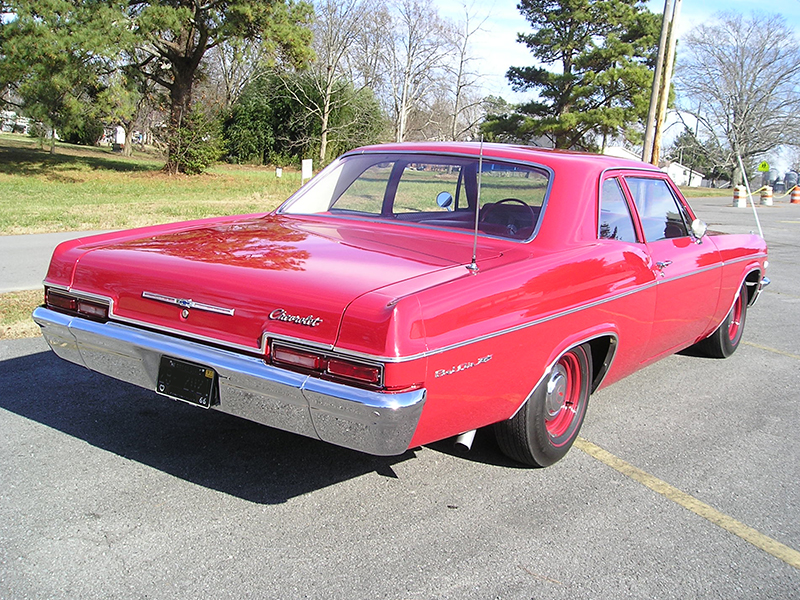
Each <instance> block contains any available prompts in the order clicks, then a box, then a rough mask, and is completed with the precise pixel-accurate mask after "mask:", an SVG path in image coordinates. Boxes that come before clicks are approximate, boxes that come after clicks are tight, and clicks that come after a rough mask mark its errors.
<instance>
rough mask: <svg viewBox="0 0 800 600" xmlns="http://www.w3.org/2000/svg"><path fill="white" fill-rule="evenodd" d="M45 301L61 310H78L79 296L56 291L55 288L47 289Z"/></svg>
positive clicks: (46, 303)
mask: <svg viewBox="0 0 800 600" xmlns="http://www.w3.org/2000/svg"><path fill="white" fill-rule="evenodd" d="M44 303H45V305H47V306H49V307H50V308H60V309H61V310H68V311H70V312H75V311H76V310H78V299H77V298H75V297H74V296H67V295H66V294H61V293H59V292H54V291H53V290H47V291H45V294H44Z"/></svg>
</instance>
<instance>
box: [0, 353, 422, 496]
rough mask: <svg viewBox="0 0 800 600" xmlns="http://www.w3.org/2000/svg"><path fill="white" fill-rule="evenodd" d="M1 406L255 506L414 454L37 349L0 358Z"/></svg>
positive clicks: (384, 470)
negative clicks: (363, 446)
mask: <svg viewBox="0 0 800 600" xmlns="http://www.w3.org/2000/svg"><path fill="white" fill-rule="evenodd" d="M0 377H2V379H3V387H4V388H5V390H4V391H3V393H2V394H0V408H3V409H5V410H8V411H10V412H13V413H16V414H18V415H20V416H23V417H25V418H27V419H31V420H33V421H36V422H38V423H41V424H43V425H46V426H47V427H50V428H53V429H55V430H57V431H60V432H63V433H65V434H67V435H70V436H73V437H75V438H78V439H81V440H83V441H85V442H87V443H89V444H91V445H92V446H95V447H97V448H101V449H103V450H106V451H108V452H112V453H114V454H117V455H119V456H122V457H124V458H127V459H130V460H134V461H137V462H140V463H142V464H145V465H148V466H151V467H153V468H155V469H159V470H161V471H164V472H166V473H169V474H171V475H174V476H176V477H180V478H182V479H184V480H186V481H190V482H192V483H195V484H198V485H201V486H204V487H207V488H211V489H215V490H218V491H221V492H224V493H226V494H230V495H232V496H236V497H239V498H242V499H244V500H248V501H251V502H256V503H261V504H279V503H283V502H286V501H287V500H288V499H290V498H293V497H296V496H299V495H302V494H306V493H308V492H312V491H314V490H318V489H322V488H325V487H327V486H330V485H334V484H336V483H339V482H342V481H346V480H349V479H353V478H355V477H359V476H361V475H365V474H367V473H371V472H375V473H378V474H379V475H382V476H386V477H395V476H396V475H395V473H394V471H393V468H392V467H393V465H396V464H398V463H400V462H404V461H407V460H410V459H412V458H414V457H415V454H414V452H413V451H408V452H406V453H405V454H402V455H400V456H392V457H374V456H370V455H367V454H363V453H361V452H356V451H353V450H348V449H346V448H340V447H337V446H333V445H330V444H326V443H324V442H320V441H317V440H313V439H310V438H306V437H303V436H300V435H295V434H291V433H287V432H284V431H280V430H277V429H272V428H270V427H266V426H263V425H259V424H257V423H252V422H250V421H246V420H244V419H240V418H237V417H232V416H230V415H226V414H224V413H220V412H216V411H205V410H202V409H199V408H196V407H192V406H189V405H186V404H183V403H181V402H177V401H172V400H168V399H166V398H163V397H160V396H158V395H157V394H155V393H154V392H148V391H146V390H142V389H140V388H138V387H136V386H133V385H129V384H126V383H122V382H119V381H116V380H113V379H110V378H107V377H104V376H102V375H98V374H96V373H93V372H91V371H88V370H86V369H84V368H82V367H79V366H77V365H74V364H72V363H68V362H65V361H63V360H61V359H59V358H58V357H56V356H55V355H54V354H53V353H52V352H49V351H48V352H39V353H35V354H30V355H27V356H22V357H18V358H11V359H9V360H5V361H2V362H0Z"/></svg>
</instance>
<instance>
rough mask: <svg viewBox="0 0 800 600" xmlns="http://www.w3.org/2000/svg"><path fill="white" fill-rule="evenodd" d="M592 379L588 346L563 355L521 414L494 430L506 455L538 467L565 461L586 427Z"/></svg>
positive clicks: (497, 425) (530, 397) (520, 411)
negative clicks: (583, 426) (582, 429)
mask: <svg viewBox="0 0 800 600" xmlns="http://www.w3.org/2000/svg"><path fill="white" fill-rule="evenodd" d="M591 375H592V353H591V349H590V347H589V345H588V344H583V345H581V346H576V347H575V348H572V349H571V350H568V351H567V352H565V353H564V354H562V355H561V357H560V358H559V359H558V360H557V361H556V363H555V364H554V365H553V368H552V369H551V370H550V373H549V374H548V375H547V376H546V377H545V378H544V379H543V380H542V382H541V383H540V384H539V385H538V386H537V387H536V389H535V390H534V391H533V393H531V395H530V396H529V397H528V399H527V401H526V402H525V404H524V406H523V407H522V408H521V409H520V410H519V412H517V414H516V415H514V416H513V417H512V418H511V419H509V420H508V421H503V422H501V423H497V424H496V425H495V426H494V429H495V435H496V437H497V443H498V444H499V446H500V449H501V450H502V451H503V453H504V454H505V455H506V456H508V457H509V458H512V459H514V460H516V461H519V462H522V463H525V464H529V465H532V466H535V467H547V466H549V465H552V464H553V463H554V462H556V461H557V460H559V459H561V458H562V457H563V456H564V455H565V454H566V453H567V451H568V450H569V449H570V447H571V446H572V443H573V442H574V441H575V438H577V437H578V432H579V431H580V429H581V425H582V424H583V418H584V416H585V415H586V406H587V405H588V403H589V389H590V382H591Z"/></svg>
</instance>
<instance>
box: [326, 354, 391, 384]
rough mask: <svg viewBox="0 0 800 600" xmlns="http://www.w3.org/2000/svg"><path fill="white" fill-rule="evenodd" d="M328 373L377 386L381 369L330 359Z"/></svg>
mask: <svg viewBox="0 0 800 600" xmlns="http://www.w3.org/2000/svg"><path fill="white" fill-rule="evenodd" d="M327 371H328V373H330V374H331V375H335V376H337V377H346V378H347V379H355V380H356V381H363V382H364V383H370V384H373V385H377V384H379V383H380V382H381V369H380V368H379V367H375V366H372V365H360V364H356V363H352V362H350V361H344V360H338V359H335V358H331V359H329V360H328V368H327Z"/></svg>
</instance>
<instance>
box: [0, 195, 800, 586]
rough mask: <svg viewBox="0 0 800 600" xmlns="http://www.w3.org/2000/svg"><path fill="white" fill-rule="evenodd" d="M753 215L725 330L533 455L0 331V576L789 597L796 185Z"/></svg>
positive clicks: (717, 212)
mask: <svg viewBox="0 0 800 600" xmlns="http://www.w3.org/2000/svg"><path fill="white" fill-rule="evenodd" d="M692 205H693V206H694V207H695V209H696V210H697V212H698V214H699V215H700V216H701V217H702V218H704V219H705V220H707V221H708V222H709V224H710V225H711V228H712V229H719V230H723V231H729V232H735V231H749V230H752V229H755V224H754V219H753V215H752V212H751V211H750V210H749V209H737V208H732V207H731V206H729V205H730V200H729V199H727V198H716V199H708V200H695V201H693V202H692ZM759 215H760V218H761V222H762V225H763V227H764V233H765V237H766V238H767V241H768V243H769V244H770V253H771V257H770V271H769V273H768V275H769V277H770V278H771V279H772V285H770V286H769V288H767V290H766V291H765V292H764V294H763V296H762V298H761V300H760V301H759V303H758V305H757V306H756V307H754V308H753V309H752V310H751V311H750V312H749V313H748V316H747V324H746V331H745V339H744V342H743V344H742V345H741V346H740V348H739V350H738V351H737V352H736V353H735V354H734V355H733V356H732V357H731V358H729V359H727V360H711V359H705V358H699V357H693V356H688V355H677V356H672V357H670V358H667V359H665V360H663V361H661V362H659V363H657V364H655V365H653V366H651V367H648V368H647V369H645V370H643V371H640V372H639V373H637V374H635V375H633V376H631V377H629V378H628V379H626V380H623V381H621V382H619V383H617V384H614V385H613V386H611V387H609V388H606V389H604V390H602V391H600V392H598V393H597V394H595V395H594V396H593V397H592V400H591V402H590V406H589V412H588V416H587V418H586V422H585V425H584V428H583V430H582V433H581V436H582V439H581V442H580V447H579V448H573V450H572V451H571V452H570V453H569V454H568V455H567V457H566V458H565V459H564V460H562V461H561V462H559V463H557V464H556V465H554V466H553V467H550V468H547V469H540V470H536V469H528V468H520V467H518V466H516V465H514V464H512V463H510V462H509V461H508V460H507V459H505V458H504V457H503V456H502V455H501V454H500V452H499V450H498V449H497V447H496V444H495V442H494V440H493V438H492V436H491V435H490V434H487V433H485V432H479V434H478V437H477V439H476V442H475V446H474V447H473V450H472V451H471V452H470V453H468V454H465V455H462V454H459V453H457V452H455V451H454V449H453V447H452V444H451V443H448V442H441V443H438V444H435V445H432V446H430V447H424V448H420V449H416V450H414V451H410V452H408V453H406V454H405V455H403V456H400V457H394V458H375V457H370V456H366V455H363V454H359V453H357V452H353V451H348V450H345V449H341V448H337V447H333V446H329V445H326V444H323V443H320V442H316V441H313V440H309V439H306V438H302V437H298V436H295V435H291V434H288V433H283V432H280V431H276V430H272V429H268V428H265V427H261V426H259V425H255V424H253V423H249V422H247V421H243V420H239V419H236V418H233V417H229V416H227V415H224V414H221V413H214V412H205V411H201V410H199V409H195V408H192V407H190V406H186V405H183V404H180V403H177V402H171V401H168V400H165V399H162V398H160V397H158V396H156V395H155V394H152V393H148V392H145V391H142V390H140V389H138V388H135V387H132V386H129V385H127V384H123V383H120V382H116V381H112V380H109V379H106V378H104V377H101V376H99V375H95V374H93V373H91V372H88V371H86V370H83V369H81V368H79V367H77V366H75V365H72V364H70V363H66V362H64V361H61V360H59V359H58V358H56V357H55V356H54V355H53V354H52V353H50V352H49V351H48V350H47V348H46V344H45V343H44V341H43V340H42V339H41V338H34V339H28V340H15V341H4V342H0V381H2V383H1V384H0V598H2V599H4V600H12V599H14V600H15V599H22V598H36V599H38V598H65V599H67V598H68V599H76V598H119V599H128V598H131V599H133V598H136V599H141V598H156V599H158V598H182V599H184V598H200V597H204V598H205V597H208V598H220V599H222V598H276V599H278V598H280V599H285V598H324V599H348V600H353V599H361V598H364V599H367V598H369V599H377V598H386V599H393V600H424V599H527V598H537V599H538V598H547V599H562V598H563V599H584V598H585V599H598V598H601V599H606V598H609V599H618V598H643V599H645V598H658V599H660V598H676V599H688V598H720V599H726V600H729V599H739V598H741V599H748V600H750V599H759V598H764V599H790V598H800V552H798V551H800V444H798V442H800V433H798V432H799V431H800V322H799V321H800V311H799V310H798V308H799V307H800V205H789V204H788V203H786V202H776V205H775V206H773V207H763V208H760V209H759ZM691 298H692V290H691V289H687V290H686V301H687V302H691ZM643 482H644V483H646V484H648V485H649V487H648V485H645V484H643Z"/></svg>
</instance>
